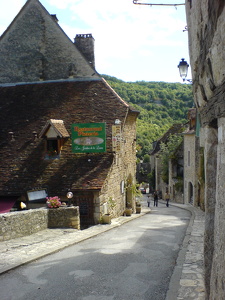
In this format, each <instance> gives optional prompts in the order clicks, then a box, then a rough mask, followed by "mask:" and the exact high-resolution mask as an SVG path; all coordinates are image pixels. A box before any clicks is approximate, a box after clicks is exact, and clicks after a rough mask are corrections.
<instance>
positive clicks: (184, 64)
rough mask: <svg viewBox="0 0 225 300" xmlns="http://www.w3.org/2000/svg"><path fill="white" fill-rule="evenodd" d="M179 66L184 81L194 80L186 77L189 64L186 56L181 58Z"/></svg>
mask: <svg viewBox="0 0 225 300" xmlns="http://www.w3.org/2000/svg"><path fill="white" fill-rule="evenodd" d="M177 67H178V68H179V72H180V77H181V78H182V79H183V81H189V82H192V80H191V79H186V77H187V73H188V68H189V64H188V63H187V62H186V61H185V60H184V58H181V61H180V62H179V65H178V66H177Z"/></svg>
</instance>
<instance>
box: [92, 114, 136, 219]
mask: <svg viewBox="0 0 225 300" xmlns="http://www.w3.org/2000/svg"><path fill="white" fill-rule="evenodd" d="M136 118H137V115H136V114H129V115H128V116H127V119H126V123H125V124H124V126H121V127H122V128H121V130H122V141H121V150H120V151H115V153H114V160H113V164H112V166H111V169H110V171H109V173H108V176H107V178H106V180H105V184H104V186H103V188H102V190H101V193H100V197H99V204H100V210H99V213H100V214H96V216H97V217H98V220H99V219H100V218H101V215H102V214H104V213H110V214H111V215H112V216H113V217H118V216H121V215H122V214H123V213H124V210H125V207H126V205H127V203H126V202H127V201H130V203H131V206H132V208H133V211H135V197H134V195H132V193H130V192H129V191H128V189H126V187H127V186H128V185H129V184H135V183H136ZM123 187H124V188H123ZM109 199H113V200H114V201H115V203H116V205H115V206H114V207H112V206H111V205H110V201H109ZM106 211H108V212H106Z"/></svg>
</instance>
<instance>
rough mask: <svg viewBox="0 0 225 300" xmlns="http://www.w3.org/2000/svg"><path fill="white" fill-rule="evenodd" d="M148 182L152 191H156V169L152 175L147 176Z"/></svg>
mask: <svg viewBox="0 0 225 300" xmlns="http://www.w3.org/2000/svg"><path fill="white" fill-rule="evenodd" d="M147 177H148V182H149V184H150V188H151V189H155V169H153V170H152V171H151V172H150V173H148V175H147Z"/></svg>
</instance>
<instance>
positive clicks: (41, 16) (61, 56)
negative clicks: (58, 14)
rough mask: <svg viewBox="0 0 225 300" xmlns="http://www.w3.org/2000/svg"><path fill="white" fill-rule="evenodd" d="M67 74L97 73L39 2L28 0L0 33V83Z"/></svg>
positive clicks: (62, 76) (27, 80) (88, 74)
mask: <svg viewBox="0 0 225 300" xmlns="http://www.w3.org/2000/svg"><path fill="white" fill-rule="evenodd" d="M56 62H57V63H56ZM92 75H93V76H92ZM71 76H72V77H92V78H93V77H99V76H98V75H97V74H96V73H95V72H94V70H93V68H92V67H91V66H90V64H88V63H87V61H86V60H85V58H84V57H83V55H82V54H81V53H80V51H78V50H77V48H76V46H75V45H74V44H73V42H72V41H71V40H70V39H69V38H68V37H67V36H66V35H65V33H64V32H63V31H62V29H61V28H60V26H59V25H58V24H57V23H56V22H55V21H54V20H53V18H52V17H51V16H50V15H49V14H48V13H47V11H46V10H45V9H44V8H43V7H42V5H41V4H40V3H39V2H37V1H28V2H27V4H26V5H25V6H24V8H23V10H22V11H21V12H20V14H19V15H18V16H17V20H16V22H14V23H12V24H11V26H10V30H7V31H6V32H5V33H4V34H3V35H2V37H1V48H0V83H9V82H31V81H39V80H57V79H67V78H69V77H71Z"/></svg>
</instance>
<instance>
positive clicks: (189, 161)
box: [188, 151, 191, 167]
mask: <svg viewBox="0 0 225 300" xmlns="http://www.w3.org/2000/svg"><path fill="white" fill-rule="evenodd" d="M190 165H191V152H190V151H188V167H190Z"/></svg>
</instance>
